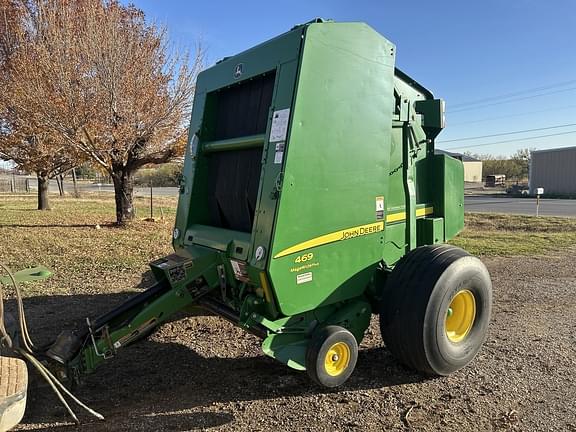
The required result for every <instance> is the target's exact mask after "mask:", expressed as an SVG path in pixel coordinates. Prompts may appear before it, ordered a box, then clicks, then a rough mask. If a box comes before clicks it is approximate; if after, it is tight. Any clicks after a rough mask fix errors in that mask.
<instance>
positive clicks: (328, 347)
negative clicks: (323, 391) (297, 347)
mask: <svg viewBox="0 0 576 432" xmlns="http://www.w3.org/2000/svg"><path fill="white" fill-rule="evenodd" d="M357 360H358V342H356V338H355V337H354V335H353V334H352V333H350V332H349V331H348V330H346V329H345V328H343V327H339V326H335V325H331V326H326V327H322V328H320V329H319V330H318V331H316V332H315V333H314V335H313V336H312V340H311V341H310V344H309V345H308V350H307V351H306V371H307V372H308V376H310V378H312V380H313V381H315V382H316V383H318V384H320V385H322V386H324V387H337V386H339V385H341V384H343V383H344V382H345V381H346V380H347V379H348V378H350V375H352V372H353V371H354V368H355V367H356V361H357Z"/></svg>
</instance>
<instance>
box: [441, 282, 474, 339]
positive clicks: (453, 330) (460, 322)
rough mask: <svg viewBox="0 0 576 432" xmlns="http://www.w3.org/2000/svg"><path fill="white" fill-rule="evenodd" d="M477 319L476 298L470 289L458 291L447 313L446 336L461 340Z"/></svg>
mask: <svg viewBox="0 0 576 432" xmlns="http://www.w3.org/2000/svg"><path fill="white" fill-rule="evenodd" d="M475 319H476V300H475V299H474V294H472V292H471V291H469V290H461V291H458V292H457V293H456V295H455V296H454V297H453V298H452V301H451V302H450V306H448V311H447V313H446V321H445V328H446V336H447V337H448V339H449V340H450V341H451V342H461V341H463V340H464V338H465V337H466V336H467V335H468V333H470V329H471V328H472V325H473V324H474V320H475Z"/></svg>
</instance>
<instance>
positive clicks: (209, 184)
mask: <svg viewBox="0 0 576 432" xmlns="http://www.w3.org/2000/svg"><path fill="white" fill-rule="evenodd" d="M394 60H395V46H394V45H393V44H392V43H391V42H389V41H388V40H386V39H385V38H384V37H382V36H381V35H379V34H378V33H377V32H375V31H374V30H373V29H371V28H370V27H369V26H367V25H365V24H362V23H333V22H318V21H315V22H313V23H308V24H305V25H301V26H297V27H295V28H294V29H292V30H291V31H289V32H287V33H285V34H283V35H281V36H278V37H276V38H274V39H272V40H270V41H268V42H266V43H264V44H261V45H258V46H256V47H254V48H252V49H250V50H248V51H245V52H243V53H241V54H238V55H236V56H233V57H230V58H227V59H224V60H223V61H221V62H219V63H217V64H216V65H215V66H213V67H211V68H209V69H207V70H205V71H203V72H202V73H201V74H200V75H199V77H198V80H197V86H196V96H195V101H194V108H193V113H192V120H191V124H190V137H189V142H188V147H187V152H186V158H185V163H184V176H183V179H182V183H181V188H180V198H179V204H178V211H177V217H176V225H175V229H174V242H173V244H174V249H175V254H174V255H171V256H169V257H166V258H163V259H161V260H158V261H155V262H153V263H151V267H152V271H153V272H154V274H155V276H156V278H157V279H158V280H159V281H163V280H164V281H167V282H168V286H169V288H168V291H167V292H165V293H164V294H162V295H161V294H160V291H158V294H155V293H152V294H150V295H148V294H147V295H146V296H147V297H146V298H145V299H144V301H141V302H140V304H141V305H144V306H138V308H140V309H139V311H140V312H138V313H137V314H136V312H135V313H132V312H130V315H129V316H130V317H134V318H130V319H132V321H131V324H130V325H129V326H126V325H125V324H123V323H125V322H126V319H125V316H126V314H125V315H122V314H120V315H118V318H115V321H113V322H112V324H111V323H110V322H109V321H106V320H102V322H103V323H106V325H105V326H101V328H107V329H108V330H106V332H103V333H102V337H101V338H100V339H99V340H98V342H97V343H96V342H95V344H96V345H98V350H99V351H103V352H106V351H107V350H108V351H114V350H115V347H113V346H111V345H110V344H111V342H110V341H112V342H115V341H120V342H121V343H125V342H122V341H131V340H133V339H135V336H130V335H131V334H133V333H134V329H140V330H139V332H141V333H144V332H145V331H146V329H148V328H149V327H150V326H152V325H157V324H159V323H161V322H162V321H164V320H166V319H168V317H169V316H170V315H171V314H172V313H173V312H175V311H177V310H180V309H182V308H183V307H187V308H188V309H189V310H195V308H196V306H200V307H202V306H205V307H206V305H207V304H209V305H211V306H210V307H211V310H212V311H213V312H214V311H216V313H219V314H221V315H222V316H225V317H226V318H228V319H231V320H232V321H234V322H235V323H236V324H238V325H240V326H242V327H244V328H246V329H248V330H258V333H259V334H260V335H261V336H262V337H263V338H264V342H263V350H264V352H265V353H266V354H268V355H270V356H272V357H275V358H277V359H279V360H280V361H282V362H284V363H286V364H288V365H289V366H291V367H293V368H296V369H304V368H305V353H306V347H307V345H308V342H309V340H310V335H311V334H312V332H313V330H314V329H315V328H316V327H318V326H322V325H328V324H336V325H340V326H343V327H346V328H348V329H349V330H350V331H351V332H352V333H353V334H354V335H355V337H356V338H357V339H358V341H360V340H361V339H362V337H363V334H364V331H365V330H366V328H367V326H368V325H369V322H370V316H371V314H372V313H376V312H378V310H377V308H378V307H377V304H378V301H379V293H380V292H381V290H382V289H383V286H384V285H385V281H386V274H387V271H389V270H390V269H391V268H393V266H394V264H395V263H396V262H397V261H398V260H399V259H400V258H401V257H402V256H403V255H405V254H406V253H407V252H408V251H409V250H411V249H413V248H415V247H417V246H420V245H423V244H432V243H441V242H444V241H446V240H448V239H450V238H451V237H453V236H454V235H456V234H457V233H458V232H459V231H460V230H461V229H462V227H463V224H464V217H463V215H464V213H463V167H462V163H461V162H460V161H458V160H456V159H453V158H451V157H448V156H445V155H435V154H434V138H435V137H436V135H437V134H438V133H439V132H440V131H441V130H442V128H443V102H442V101H440V100H436V99H434V98H433V96H432V94H431V93H430V92H429V91H427V90H426V89H425V88H424V87H422V86H421V85H419V84H418V83H416V82H415V81H413V80H412V79H411V78H409V77H408V76H407V75H405V74H404V73H402V72H400V71H399V70H397V69H395V61H394ZM162 292H164V291H162ZM150 299H152V300H153V301H152V300H150ZM154 299H156V300H154ZM114 323H118V324H114ZM131 332H132V333H131ZM107 340H108V341H109V342H107ZM115 346H116V345H115ZM118 346H119V345H118ZM81 357H82V361H81V363H82V364H83V365H84V366H82V368H83V370H84V371H89V370H92V369H93V368H94V367H96V365H97V364H98V363H99V362H100V361H101V360H100V359H101V358H102V356H101V355H100V356H99V355H98V354H97V352H96V351H95V350H94V348H93V347H87V349H86V350H84V352H83V354H82V356H81ZM79 358H80V357H78V359H79ZM78 359H77V360H74V362H73V363H74V364H80V363H79V362H80V360H78Z"/></svg>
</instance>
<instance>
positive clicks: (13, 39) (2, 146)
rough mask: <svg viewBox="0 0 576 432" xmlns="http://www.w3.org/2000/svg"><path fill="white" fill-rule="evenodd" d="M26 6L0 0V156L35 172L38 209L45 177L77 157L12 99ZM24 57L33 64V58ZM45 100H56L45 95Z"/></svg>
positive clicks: (44, 202) (43, 202)
mask: <svg viewBox="0 0 576 432" xmlns="http://www.w3.org/2000/svg"><path fill="white" fill-rule="evenodd" d="M27 7H28V5H27V4H26V3H24V2H21V1H17V0H0V85H1V86H2V92H0V158H2V159H6V160H13V161H14V162H15V163H16V164H17V166H18V168H19V169H23V170H26V171H29V172H35V173H36V175H37V177H38V209H39V210H48V209H50V203H49V200H48V183H49V179H51V178H54V177H56V176H59V175H61V174H62V173H64V172H66V171H68V170H70V169H71V168H72V167H74V166H75V165H76V164H77V163H78V160H80V159H81V157H80V153H79V152H78V151H75V150H70V149H68V148H66V146H65V145H64V144H63V140H62V138H61V137H59V136H58V135H57V134H55V133H54V131H53V130H52V129H51V128H50V127H48V126H46V125H43V124H41V123H40V122H38V118H37V116H36V114H35V112H34V111H33V110H32V109H30V108H29V109H22V107H21V106H17V104H15V103H14V101H17V100H18V99H19V97H20V96H21V95H20V93H19V92H20V89H21V85H19V83H18V72H17V70H16V68H15V67H14V64H15V62H16V61H18V62H23V61H24V60H25V59H23V58H21V57H20V52H21V50H22V47H23V46H25V45H26V44H27V42H28V41H27V37H28V32H27V30H26V27H25V26H24V17H25V15H26V11H27ZM16 59H18V60H16ZM27 60H28V62H32V63H31V64H30V65H29V66H30V67H34V65H33V61H34V59H33V58H28V59H27ZM20 84H21V83H20ZM45 103H56V101H55V100H54V99H53V98H52V97H51V96H50V95H47V99H46V100H45Z"/></svg>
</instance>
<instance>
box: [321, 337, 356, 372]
mask: <svg viewBox="0 0 576 432" xmlns="http://www.w3.org/2000/svg"><path fill="white" fill-rule="evenodd" d="M350 357H351V355H350V347H349V346H348V345H347V344H346V343H345V342H337V343H335V344H334V345H332V346H331V347H330V348H329V349H328V352H327V353H326V357H324V369H326V373H327V374H328V375H330V376H338V375H340V374H342V372H344V371H345V370H346V368H347V367H348V365H349V364H350Z"/></svg>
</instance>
